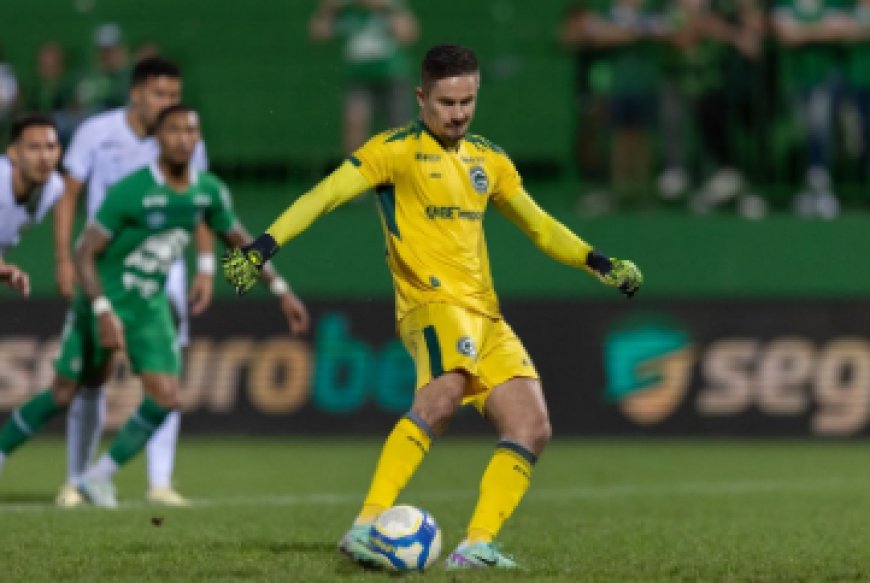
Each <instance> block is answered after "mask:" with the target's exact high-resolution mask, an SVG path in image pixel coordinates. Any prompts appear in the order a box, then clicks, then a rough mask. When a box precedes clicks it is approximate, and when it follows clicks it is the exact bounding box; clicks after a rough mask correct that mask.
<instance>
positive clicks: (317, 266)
mask: <svg viewBox="0 0 870 583" xmlns="http://www.w3.org/2000/svg"><path fill="white" fill-rule="evenodd" d="M301 189H302V187H301V186H298V187H292V188H291V187H287V188H283V187H282V188H279V187H264V186H256V187H254V186H248V187H242V188H237V189H236V190H235V199H236V209H237V211H238V214H239V216H240V217H241V218H242V220H243V221H244V223H245V224H246V225H247V226H248V228H249V230H251V231H252V232H260V231H262V230H263V229H265V228H266V227H267V226H268V225H269V223H270V222H271V221H272V220H273V219H274V218H275V217H276V216H277V215H278V214H279V213H280V212H281V211H282V210H283V209H284V208H285V206H286V205H287V204H289V203H290V202H291V201H292V200H293V197H295V196H297V195H298V194H300V193H301ZM530 189H531V190H532V191H533V192H535V188H534V187H533V186H532V187H530ZM540 194H541V195H542V196H541V199H542V200H543V201H544V206H545V207H547V208H549V210H551V211H552V212H553V214H554V215H555V216H556V217H557V218H558V219H560V220H562V221H564V222H565V224H567V225H568V226H569V227H571V228H572V229H574V230H575V231H576V232H577V233H579V234H581V235H582V236H583V237H584V238H586V239H587V240H588V241H590V242H591V243H593V244H594V245H596V246H598V247H600V248H601V249H604V250H606V251H607V252H608V253H610V254H613V255H616V256H621V257H630V258H632V259H634V260H636V261H637V263H638V264H639V265H640V266H641V267H642V268H643V271H644V275H645V277H646V284H645V288H644V290H643V292H642V294H643V296H644V297H650V298H693V297H705V298H750V297H752V298H759V297H767V298H775V297H783V298H799V297H831V298H835V297H839V298H842V297H863V296H866V295H867V291H868V290H870V269H868V268H867V266H866V261H864V260H862V259H861V252H862V251H863V249H865V248H866V247H867V240H868V233H870V217H868V215H867V214H866V213H857V212H855V213H852V214H850V215H846V216H843V217H841V218H840V219H838V220H836V221H832V222H825V221H807V220H800V219H796V218H793V217H790V216H773V217H771V218H768V219H766V220H764V221H759V222H751V221H746V220H743V219H740V218H738V217H736V216H732V215H728V214H719V215H711V216H705V217H691V216H687V215H685V214H682V213H677V212H673V213H667V212H659V213H649V214H636V215H625V216H612V217H605V218H599V219H584V218H580V217H578V216H577V215H576V214H575V213H574V212H572V211H571V210H570V209H569V208H564V207H560V206H558V205H555V204H554V205H549V204H548V203H547V201H548V200H552V199H555V197H556V194H554V193H551V192H549V191H548V190H547V189H543V188H542V189H541V193H540ZM485 228H486V232H487V240H488V244H489V250H490V258H491V261H492V271H493V276H494V278H495V282H496V287H497V289H498V291H499V293H500V295H501V296H502V297H505V298H517V297H536V298H613V297H615V294H614V293H613V290H610V289H607V288H605V287H604V286H602V285H601V284H599V283H598V282H597V281H596V280H594V279H593V278H592V277H588V276H586V275H585V274H583V273H578V272H577V271H575V270H572V269H571V268H568V267H565V266H563V265H561V264H559V263H556V262H555V261H553V260H551V259H550V258H548V257H546V256H545V255H543V254H542V253H541V252H540V251H539V250H538V249H537V248H535V247H534V245H532V243H531V242H530V241H529V240H528V239H526V237H525V236H524V235H523V234H522V233H521V232H520V231H519V230H518V229H517V228H516V227H515V226H514V225H512V224H510V223H509V222H508V221H507V220H505V219H503V218H502V217H501V215H499V214H498V213H497V212H495V211H490V212H489V213H487V218H486V222H485ZM856 254H857V255H856ZM7 260H9V261H13V262H16V263H19V264H20V265H21V266H22V267H23V268H25V269H26V270H28V271H29V272H30V273H31V275H32V278H33V284H34V290H35V293H36V294H37V295H51V294H53V293H54V261H53V243H52V235H51V222H50V221H48V222H46V223H45V224H42V225H39V226H38V227H36V228H34V229H32V230H31V231H29V232H28V233H26V234H25V236H24V238H23V241H22V244H21V245H20V247H18V248H17V249H13V250H12V251H11V252H10V253H9V254H8V257H7ZM276 263H277V265H278V267H279V268H280V269H281V270H282V271H283V272H284V273H285V274H287V275H288V276H289V278H290V280H291V282H292V283H293V285H294V286H295V287H296V289H297V290H298V291H299V292H300V293H301V294H303V295H304V296H306V297H309V298H388V297H390V296H391V295H392V284H391V281H390V275H389V272H388V270H387V267H386V263H385V260H384V241H383V235H382V233H381V227H380V222H379V219H378V216H377V212H376V209H375V205H374V202H373V200H372V199H371V197H370V195H367V197H366V198H364V199H362V200H360V201H359V202H355V203H350V204H348V205H346V206H344V207H342V208H340V209H338V210H336V211H334V212H333V213H331V214H329V215H326V216H325V217H323V218H321V219H320V220H319V221H318V222H316V223H315V224H314V225H313V226H312V227H311V228H310V229H309V230H308V231H306V232H305V233H303V234H302V235H301V236H300V237H299V238H298V239H297V240H295V241H294V242H293V243H292V244H291V245H289V246H288V247H287V248H286V249H284V250H283V251H282V252H281V253H280V254H279V255H278V256H277V258H276ZM217 291H218V293H219V294H221V295H229V294H231V293H232V290H231V289H230V288H229V287H228V286H227V285H226V284H224V283H223V282H221V283H219V284H218V286H217ZM4 293H5V292H4ZM254 293H266V292H264V291H262V290H256V291H255V292H254Z"/></svg>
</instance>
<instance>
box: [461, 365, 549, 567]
mask: <svg viewBox="0 0 870 583" xmlns="http://www.w3.org/2000/svg"><path fill="white" fill-rule="evenodd" d="M485 412H486V417H487V419H489V420H490V421H492V423H493V424H494V425H495V427H496V429H497V431H498V435H499V442H498V444H497V445H496V449H495V452H494V453H493V456H492V459H491V460H490V462H489V465H488V466H487V468H486V471H485V472H484V473H483V478H482V479H481V481H480V496H479V498H478V501H477V507H476V508H475V510H474V514H473V515H472V517H471V521H470V522H469V524H468V531H467V533H466V537H465V540H463V541H462V542H461V543H460V544H459V546H458V547H457V548H456V550H455V551H453V553H451V555H450V557H449V558H448V559H447V566H448V567H450V568H457V567H459V568H461V567H479V566H496V567H508V568H509V567H515V566H516V564H515V563H514V562H513V560H512V559H510V558H509V557H507V556H505V555H502V554H501V553H500V552H499V551H498V549H497V548H496V547H495V546H493V544H492V541H493V539H494V538H495V536H496V535H497V534H498V533H499V531H500V530H501V527H502V525H504V523H505V521H506V520H507V519H508V518H510V516H511V514H513V512H514V510H515V509H516V508H517V506H518V505H519V503H520V500H522V498H523V495H524V494H525V493H526V490H528V488H529V483H530V480H531V476H532V468H533V467H534V465H535V462H536V461H537V458H538V456H539V455H540V453H541V452H542V451H543V449H544V447H545V446H546V445H547V442H548V441H549V439H550V434H551V429H550V422H549V417H548V414H547V406H546V403H545V402H544V395H543V392H542V390H541V383H540V382H539V381H538V380H537V379H533V378H525V377H515V378H512V379H510V380H509V381H507V382H505V383H502V384H500V385H498V386H496V387H495V388H494V389H493V390H492V392H491V393H490V395H489V397H488V398H487V400H486V405H485ZM480 557H483V559H480Z"/></svg>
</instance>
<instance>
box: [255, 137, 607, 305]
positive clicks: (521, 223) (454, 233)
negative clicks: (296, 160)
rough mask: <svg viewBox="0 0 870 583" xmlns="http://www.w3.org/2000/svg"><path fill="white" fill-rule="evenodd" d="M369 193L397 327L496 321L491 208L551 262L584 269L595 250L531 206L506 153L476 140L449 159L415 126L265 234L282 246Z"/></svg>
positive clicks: (318, 189)
mask: <svg viewBox="0 0 870 583" xmlns="http://www.w3.org/2000/svg"><path fill="white" fill-rule="evenodd" d="M370 188H374V189H375V193H376V196H377V200H378V205H379V208H380V214H381V220H382V223H383V227H384V234H385V236H386V240H387V262H388V264H389V267H390V270H391V271H392V273H393V285H394V287H395V290H396V313H397V318H398V319H399V320H401V319H402V318H403V317H404V316H405V315H406V314H407V313H408V312H410V311H411V310H413V309H414V308H415V307H417V306H419V305H422V304H427V303H433V302H445V303H451V304H456V305H459V306H464V307H466V308H468V309H470V310H473V311H476V312H478V313H481V314H484V315H487V316H493V317H497V316H498V315H499V307H498V300H497V299H496V296H495V291H494V290H493V285H492V276H491V275H490V271H489V254H488V253H487V250H486V241H485V239H484V236H483V216H484V213H485V211H486V206H487V204H488V203H489V202H490V201H492V203H493V204H494V205H495V206H496V207H497V208H498V210H499V211H500V212H501V213H502V214H504V215H505V216H506V217H507V218H508V219H510V220H511V221H512V222H513V223H514V224H516V225H517V226H518V227H519V228H520V229H521V230H522V231H523V232H524V233H525V234H526V235H528V236H529V238H530V239H531V240H532V241H533V242H534V243H535V245H537V246H538V247H539V248H540V249H541V250H542V251H544V252H545V253H547V254H548V255H549V256H550V257H552V258H553V259H556V260H557V261H561V262H562V263H565V264H567V265H571V266H573V267H576V268H579V269H586V267H587V266H586V258H587V255H588V253H589V252H590V250H591V249H592V247H591V246H590V245H589V244H588V243H586V242H585V241H583V240H582V239H580V238H579V237H577V235H575V234H574V233H572V232H571V231H570V230H568V229H567V228H566V227H565V226H564V225H562V224H561V223H559V222H558V221H556V220H555V219H553V218H552V217H551V216H550V215H548V214H547V213H546V212H544V211H543V210H542V209H541V208H540V207H538V205H536V204H535V202H534V200H532V198H531V197H530V196H529V195H528V194H527V193H526V192H525V190H523V186H522V181H521V180H520V176H519V174H518V173H517V170H516V168H515V167H514V165H513V163H512V162H511V161H510V159H509V158H508V157H507V156H506V155H505V153H504V152H502V151H501V150H500V149H499V148H498V147H497V146H495V145H493V144H492V143H491V142H489V141H487V140H485V139H484V138H481V137H478V136H473V135H470V136H468V137H466V138H464V139H463V140H462V141H461V142H460V143H459V145H458V147H457V148H456V149H455V150H449V149H446V148H444V147H443V146H442V145H441V144H440V143H439V142H438V140H437V139H436V138H435V137H434V136H433V135H432V134H431V133H430V132H429V130H428V129H427V128H426V127H425V125H424V124H423V122H422V121H420V120H417V121H415V122H412V123H411V124H409V125H408V126H406V127H404V128H402V129H399V130H392V131H388V132H384V133H382V134H379V135H377V136H375V137H374V138H372V139H371V140H369V141H368V143H366V144H365V145H364V146H363V147H362V148H360V149H359V150H357V151H356V152H355V153H354V154H353V155H352V156H351V157H350V159H349V161H347V162H345V163H344V164H342V165H341V166H340V167H339V168H338V169H337V170H335V171H334V172H333V173H332V174H330V175H329V176H327V177H326V178H324V179H323V180H322V181H320V182H319V183H318V184H317V185H316V186H315V187H314V188H312V189H311V190H310V191H308V192H307V193H305V194H303V195H302V196H300V197H299V198H298V199H296V201H294V202H293V204H291V205H290V206H289V207H288V208H287V209H286V210H285V211H284V212H283V213H282V214H281V215H280V216H279V217H278V218H277V219H276V220H275V222H274V223H272V225H270V226H269V228H268V229H267V230H266V232H267V233H268V234H269V235H271V236H272V237H273V238H274V239H275V241H276V242H277V243H278V244H279V245H284V244H285V243H287V242H288V241H290V240H292V239H293V238H294V237H296V236H298V235H299V234H300V233H302V232H303V231H304V230H305V229H307V228H308V227H309V226H310V225H311V223H312V222H314V221H315V220H316V219H317V218H318V217H320V216H322V215H323V214H325V213H328V212H329V211H331V210H333V209H335V208H336V207H338V206H339V205H341V204H343V203H345V202H347V201H349V200H351V199H353V198H354V197H356V196H359V195H360V194H362V193H363V192H365V191H367V190H369V189H370Z"/></svg>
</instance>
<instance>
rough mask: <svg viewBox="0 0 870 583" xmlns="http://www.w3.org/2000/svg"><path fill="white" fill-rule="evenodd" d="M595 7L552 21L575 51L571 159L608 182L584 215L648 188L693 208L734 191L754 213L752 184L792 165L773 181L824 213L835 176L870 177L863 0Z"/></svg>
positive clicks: (869, 77)
mask: <svg viewBox="0 0 870 583" xmlns="http://www.w3.org/2000/svg"><path fill="white" fill-rule="evenodd" d="M594 4H595V3H594V2H584V3H582V4H578V5H576V6H575V7H573V8H572V9H570V10H569V11H568V13H567V14H566V17H565V20H564V22H563V23H562V26H561V30H560V37H561V41H562V43H563V44H564V45H565V46H566V47H568V48H570V49H571V50H573V51H574V52H575V53H576V75H577V91H578V93H577V101H578V133H577V163H578V167H579V170H580V173H581V175H585V176H588V177H591V178H592V179H593V181H594V180H596V179H597V180H598V181H599V182H600V183H601V184H607V188H606V190H600V191H592V192H589V193H587V194H586V196H585V197H584V198H583V199H582V200H581V209H582V210H583V211H584V212H586V213H589V214H594V213H597V212H606V211H607V210H610V209H611V208H613V207H614V206H620V205H623V206H631V205H632V204H645V203H649V197H648V196H647V195H648V193H649V191H650V187H651V185H653V184H655V185H656V190H657V192H658V194H659V195H660V197H661V198H663V199H667V200H673V199H679V198H683V197H686V198H688V204H689V208H691V209H692V210H693V211H695V212H699V213H703V212H707V211H709V210H710V209H712V208H713V207H715V206H717V205H720V204H722V203H724V202H726V201H732V200H736V201H737V203H738V208H739V209H740V210H741V212H742V213H743V214H744V215H746V216H748V217H758V216H763V214H764V213H765V210H766V203H765V199H764V198H761V197H759V196H757V194H755V191H754V189H753V187H752V184H751V180H752V179H753V178H754V179H757V180H769V177H763V176H760V173H762V172H765V171H769V170H770V169H771V168H776V167H777V165H790V167H787V168H781V169H780V171H779V172H778V177H779V178H785V179H787V180H790V181H791V182H792V183H793V184H795V185H796V186H797V188H796V189H795V192H794V193H793V195H792V196H791V197H790V198H791V204H792V208H793V209H794V211H795V212H796V213H798V214H800V215H801V216H814V217H822V218H833V217H835V216H837V215H838V213H839V211H840V202H839V200H840V198H839V196H838V192H837V185H838V184H840V183H842V180H837V178H841V179H842V178H843V177H844V176H845V175H847V176H848V177H849V178H850V179H854V180H856V181H858V182H860V183H861V185H862V189H865V188H866V185H867V184H868V183H870V147H868V142H870V1H868V0H773V1H772V2H769V3H765V2H763V1H762V0H611V1H609V2H608V1H603V2H599V3H597V5H594ZM793 144H798V145H799V147H798V148H797V150H798V151H795V152H791V153H788V147H789V145H793ZM782 152H786V154H785V155H782V154H781V153H782ZM844 168H845V170H844Z"/></svg>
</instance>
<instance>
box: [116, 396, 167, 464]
mask: <svg viewBox="0 0 870 583" xmlns="http://www.w3.org/2000/svg"><path fill="white" fill-rule="evenodd" d="M170 411H171V409H166V408H165V407H161V406H160V405H158V404H157V402H156V401H155V400H154V399H152V398H151V397H145V398H144V399H143V400H142V404H141V405H139V408H138V409H136V411H134V412H133V414H132V415H130V418H129V419H127V422H126V423H124V426H123V427H122V428H121V430H120V431H118V435H116V436H115V439H113V440H112V443H111V445H110V446H109V456H110V457H111V458H112V460H113V461H114V462H115V463H116V464H117V465H119V466H122V465H124V464H125V463H127V462H128V461H129V460H130V458H132V457H133V456H135V455H136V454H137V453H139V451H141V450H142V448H143V447H145V444H146V443H147V442H148V440H149V439H151V436H152V435H154V432H155V431H157V428H158V427H160V425H161V424H162V423H163V420H164V419H166V416H167V415H169V412H170Z"/></svg>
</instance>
